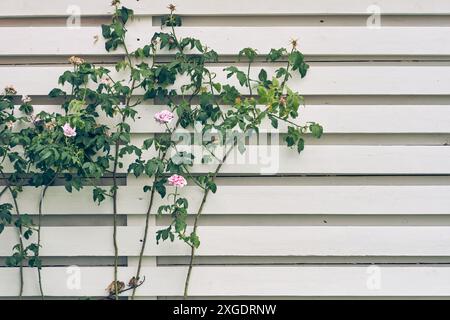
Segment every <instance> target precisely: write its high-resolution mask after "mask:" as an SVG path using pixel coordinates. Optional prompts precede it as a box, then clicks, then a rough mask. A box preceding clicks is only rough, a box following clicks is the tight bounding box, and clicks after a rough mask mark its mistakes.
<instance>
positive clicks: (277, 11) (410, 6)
mask: <svg viewBox="0 0 450 320" xmlns="http://www.w3.org/2000/svg"><path fill="white" fill-rule="evenodd" d="M122 3H123V4H124V5H125V6H128V7H130V8H133V9H135V11H136V13H137V14H141V15H142V14H146V15H162V14H167V13H168V9H167V4H168V2H167V1H166V0H152V1H139V2H137V1H133V0H123V1H122ZM74 5H75V6H77V7H79V9H80V10H81V14H82V15H85V16H93V15H106V14H111V12H112V8H111V6H110V4H109V2H108V1H105V2H101V3H97V2H94V1H89V0H59V1H57V2H55V1H52V0H42V1H39V3H37V2H36V1H34V0H2V3H1V5H0V17H29V16H52V17H53V16H67V15H69V14H70V13H71V12H73V9H72V10H68V8H69V6H74ZM373 5H374V2H373V1H372V0H348V1H346V2H345V3H337V2H336V1H334V0H320V1H308V0H285V1H283V5H280V3H279V2H277V1H274V0H270V1H264V2H262V1H257V0H247V1H245V2H242V3H239V4H238V3H233V2H223V1H220V0H183V1H182V2H180V3H177V14H181V15H199V16H203V15H212V16H214V15H233V16H235V15H237V16H242V15H263V16H266V15H328V14H330V15H366V14H368V13H367V12H368V8H370V6H373ZM375 5H378V6H379V7H380V10H381V13H382V14H395V15H410V14H422V15H443V14H449V13H450V5H449V3H448V1H446V0H434V1H432V2H431V1H421V0H397V1H390V0H378V1H377V2H376V3H375Z"/></svg>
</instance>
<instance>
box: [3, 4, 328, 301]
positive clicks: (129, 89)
mask: <svg viewBox="0 0 450 320" xmlns="http://www.w3.org/2000/svg"><path fill="white" fill-rule="evenodd" d="M112 5H113V7H114V13H113V15H112V19H111V23H109V24H104V25H102V28H101V31H102V36H103V38H104V39H105V49H106V51H108V52H113V51H117V52H118V53H120V55H121V57H122V58H121V59H119V61H118V62H117V63H116V64H115V66H114V68H113V69H109V68H107V67H105V66H101V65H94V64H91V63H89V62H87V61H85V60H83V59H82V58H79V57H71V58H70V59H69V63H70V64H71V65H72V68H71V69H69V70H67V71H65V72H64V73H63V74H62V75H61V76H60V77H59V79H58V82H59V84H60V85H61V87H58V88H55V89H53V90H51V91H50V93H49V96H50V97H52V98H55V99H57V101H62V103H61V108H60V109H59V110H56V111H54V112H44V111H42V112H39V113H35V112H34V110H33V107H32V106H31V100H30V99H29V98H28V97H24V98H23V99H22V102H23V103H22V105H21V106H20V108H19V110H18V111H19V112H20V113H21V115H20V116H17V115H15V112H16V111H17V110H16V109H15V106H14V103H13V97H14V96H15V95H16V94H17V92H16V90H15V89H14V88H13V87H8V88H6V89H5V93H4V94H3V96H0V121H1V123H0V130H1V133H2V134H1V147H0V156H1V159H2V162H1V164H0V173H1V175H2V179H3V180H4V181H5V183H4V184H5V186H4V187H3V189H2V190H0V192H1V196H3V194H5V193H10V195H11V199H13V201H12V203H2V204H1V205H0V233H1V232H2V231H3V230H4V229H5V226H9V225H14V226H15V227H16V231H17V234H18V236H19V237H18V238H19V243H18V244H17V245H15V246H14V248H13V250H14V252H13V254H12V256H11V258H10V259H9V260H8V265H10V266H14V267H19V268H20V270H21V272H20V274H21V290H20V294H22V291H23V271H22V270H23V265H24V261H28V265H29V266H30V267H36V268H37V270H38V276H39V277H38V279H39V285H40V292H41V296H42V297H44V295H45V293H44V289H43V286H42V275H41V269H42V262H41V259H40V248H41V233H42V229H41V225H42V216H43V214H44V213H45V212H44V211H45V210H44V208H45V197H46V196H47V190H48V189H49V187H51V186H52V185H54V184H55V183H56V182H57V181H61V183H63V184H64V186H65V189H66V190H67V192H69V193H71V192H74V191H78V190H81V189H82V188H84V187H87V186H89V187H91V188H92V190H93V194H92V198H93V201H94V202H96V203H98V204H101V203H103V202H105V201H111V203H112V208H113V209H112V212H111V215H112V219H113V238H112V243H113V247H114V273H113V279H112V282H111V283H110V284H109V285H108V286H107V288H106V291H107V298H108V299H116V300H117V299H119V297H120V295H121V294H122V293H124V292H127V291H130V294H131V297H132V298H134V297H135V295H136V292H137V289H138V288H139V287H140V286H141V285H142V284H143V282H144V280H145V275H142V263H143V257H144V256H145V250H146V247H147V246H148V241H149V240H150V239H151V237H150V238H149V230H150V228H149V226H150V220H151V216H152V214H153V213H156V214H157V215H158V216H168V217H170V223H169V225H168V226H166V227H164V228H162V229H160V230H158V231H157V232H156V234H155V236H154V237H155V238H154V239H155V240H156V242H157V243H160V242H161V241H167V240H170V241H175V240H180V241H183V242H184V243H186V245H187V246H188V248H189V249H190V254H189V263H188V268H187V273H186V278H185V281H184V297H185V298H187V297H188V295H189V284H190V278H191V273H192V269H193V267H194V262H195V253H196V250H197V249H198V248H199V246H200V244H201V234H199V233H198V226H199V221H200V218H201V215H202V213H203V210H204V207H205V204H206V203H207V201H208V197H209V195H210V194H211V193H216V192H217V190H218V188H219V187H218V186H217V182H216V179H217V177H218V176H219V175H220V173H221V170H222V169H223V166H224V165H226V163H227V160H228V159H229V157H230V155H232V154H233V153H234V152H235V151H238V152H240V153H245V152H247V144H246V141H245V138H246V137H249V136H255V135H256V136H257V135H258V134H260V131H261V129H262V128H267V127H272V128H274V129H278V127H279V125H280V123H283V125H284V126H286V127H287V134H286V135H285V136H284V140H285V143H286V145H287V146H288V147H290V148H295V149H296V150H297V151H298V152H299V153H300V152H302V151H303V149H304V145H305V142H304V136H305V135H306V134H310V135H312V136H313V137H315V138H320V137H321V135H322V133H323V129H322V127H321V126H320V125H319V124H317V123H314V122H311V123H306V124H302V125H300V124H298V123H299V122H298V121H297V119H298V117H299V116H300V107H301V106H302V105H303V104H304V101H303V97H302V96H301V95H300V93H298V92H296V91H295V90H293V89H292V88H290V86H289V81H290V80H291V79H292V78H297V77H300V78H303V77H305V76H306V75H307V72H308V68H309V66H308V64H307V63H306V62H305V59H304V56H303V54H302V53H301V52H300V51H299V49H298V43H297V41H296V40H293V41H291V45H290V48H288V49H287V48H279V49H272V50H271V51H270V52H269V53H268V54H264V55H261V54H259V53H258V52H257V50H255V49H252V48H244V49H242V50H241V51H239V52H237V55H238V59H239V62H240V63H239V65H244V67H242V66H239V67H238V66H236V65H233V66H229V67H226V68H223V69H222V70H220V71H219V70H218V69H217V68H213V67H211V66H214V65H215V64H217V63H218V62H219V61H220V57H219V55H218V54H217V53H216V52H215V51H214V50H212V49H211V48H209V47H207V44H205V43H203V42H202V41H200V40H199V39H195V38H192V37H184V38H182V37H179V36H178V35H177V28H178V27H180V26H181V25H182V19H181V17H180V16H177V15H176V14H175V12H176V8H175V6H174V5H169V6H168V9H169V13H168V14H167V15H165V16H163V17H162V18H161V30H160V32H156V33H154V34H153V35H149V38H148V43H145V44H144V45H143V46H142V47H139V48H137V49H134V50H132V51H131V50H130V49H129V48H130V47H133V48H134V47H135V46H134V45H133V46H130V45H129V43H130V41H133V39H129V37H127V34H128V28H129V23H130V22H131V21H132V20H133V15H134V12H133V10H131V9H129V8H126V7H123V6H122V5H121V4H120V1H118V0H114V1H113V3H112ZM142 40H143V39H142ZM142 42H143V41H142ZM162 56H164V57H165V58H166V59H167V57H169V58H168V59H169V61H167V60H164V59H160V57H162ZM261 65H262V66H277V68H276V71H275V72H274V73H273V74H271V73H270V72H269V71H268V70H267V68H266V69H265V68H264V67H261ZM147 101H148V102H150V103H153V104H159V105H162V106H164V107H163V108H162V109H158V112H155V114H154V119H148V121H155V122H156V123H157V124H158V125H159V126H161V131H162V132H161V133H159V134H151V135H148V136H147V137H145V139H144V140H143V141H142V142H141V143H139V144H138V143H137V142H134V140H133V139H132V129H131V128H132V126H131V125H132V123H133V121H135V119H136V117H137V116H138V110H139V108H142V107H148V108H151V106H149V105H148V104H145V105H144V104H143V103H144V102H147ZM19 122H20V123H24V124H25V126H24V128H21V129H20V130H18V131H14V127H15V126H17V123H19ZM149 125H150V124H149ZM181 129H182V130H184V132H186V130H187V131H188V133H187V134H186V133H185V134H184V135H183V134H181V135H180V130H181ZM193 132H194V135H195V134H200V135H201V139H193V137H192V136H193V135H192V133H193ZM17 147H21V148H22V152H19V151H16V150H15V148H17ZM4 165H5V166H6V165H8V166H10V165H12V166H13V171H14V173H13V174H11V175H10V176H7V175H6V174H5V173H4V172H5V171H6V170H5V168H4ZM204 168H212V169H210V170H206V169H204ZM121 173H127V174H131V175H134V176H135V177H136V178H141V179H145V181H147V182H146V183H145V186H144V187H143V191H144V192H145V193H146V194H147V195H148V207H147V210H146V212H145V213H146V215H145V217H146V219H145V225H144V234H143V238H142V242H141V244H140V250H139V260H138V265H137V268H136V272H135V274H134V276H133V277H132V278H131V279H130V280H129V281H128V284H127V285H126V284H125V283H124V282H123V281H122V280H121V279H119V276H118V266H119V247H120V243H119V242H118V238H117V231H118V223H119V220H118V215H120V213H121V212H120V208H119V203H118V195H119V193H120V192H121V191H120V181H119V180H120V174H121ZM102 177H109V178H111V181H112V183H111V185H110V186H109V187H105V186H103V185H102V183H101V180H100V179H101V178H102ZM24 185H31V186H34V187H36V188H39V189H40V191H41V196H40V198H39V204H38V208H39V209H38V217H37V222H36V224H35V223H34V222H33V221H32V220H31V218H30V217H29V216H28V215H25V214H22V213H21V212H20V210H19V209H20V208H19V204H18V201H17V199H18V194H19V193H20V192H22V190H23V186H24ZM187 185H189V186H192V187H193V188H199V189H200V190H201V192H202V197H201V201H200V203H195V202H192V201H191V202H190V201H189V193H186V192H184V191H183V188H184V187H185V186H187ZM158 197H159V198H161V200H159V199H157V198H158ZM157 200H158V202H160V201H162V202H163V204H162V205H160V206H159V207H158V208H156V203H157ZM190 214H193V219H194V221H193V224H192V225H189V220H188V217H189V215H190ZM33 233H36V234H37V242H36V243H32V244H29V245H25V244H24V241H23V240H22V239H23V238H24V239H30V237H31V235H32V234H33ZM150 236H151V235H150ZM94 245H95V244H94ZM147 276H151V275H147ZM147 278H149V277H147ZM148 281H151V279H150V280H148ZM105 286H106V284H105Z"/></svg>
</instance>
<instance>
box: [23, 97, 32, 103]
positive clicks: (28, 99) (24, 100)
mask: <svg viewBox="0 0 450 320" xmlns="http://www.w3.org/2000/svg"><path fill="white" fill-rule="evenodd" d="M22 102H23V103H25V104H26V103H30V102H31V98H30V97H29V96H22Z"/></svg>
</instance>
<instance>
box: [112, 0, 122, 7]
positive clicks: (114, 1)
mask: <svg viewBox="0 0 450 320" xmlns="http://www.w3.org/2000/svg"><path fill="white" fill-rule="evenodd" d="M119 4H120V0H113V1H111V5H112V6H117V5H119Z"/></svg>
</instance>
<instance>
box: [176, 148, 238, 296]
mask: <svg viewBox="0 0 450 320" xmlns="http://www.w3.org/2000/svg"><path fill="white" fill-rule="evenodd" d="M236 144H237V141H235V142H234V144H233V145H232V146H231V147H230V149H229V150H228V151H227V152H226V154H225V155H224V156H223V158H222V162H221V163H219V165H218V166H217V168H216V170H215V171H214V174H213V176H212V181H213V182H214V181H215V179H216V177H217V174H218V173H219V172H220V170H221V169H222V166H223V164H224V163H225V161H226V160H227V158H228V156H229V155H230V153H231V151H233V149H234V147H235V146H236ZM209 192H210V189H209V188H208V189H206V190H205V192H204V194H203V198H202V202H201V204H200V207H199V209H198V211H197V214H196V215H195V219H194V228H193V230H192V233H194V234H195V233H196V232H197V228H198V222H199V219H200V215H201V214H202V212H203V208H204V206H205V203H206V200H207V199H208V195H209ZM194 258H195V246H191V255H190V257H189V267H188V272H187V275H186V281H185V284H184V296H183V297H184V299H187V297H188V293H189V282H190V279H191V273H192V268H193V265H194Z"/></svg>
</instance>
